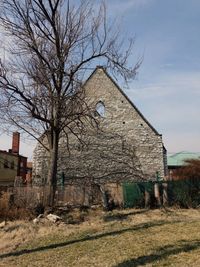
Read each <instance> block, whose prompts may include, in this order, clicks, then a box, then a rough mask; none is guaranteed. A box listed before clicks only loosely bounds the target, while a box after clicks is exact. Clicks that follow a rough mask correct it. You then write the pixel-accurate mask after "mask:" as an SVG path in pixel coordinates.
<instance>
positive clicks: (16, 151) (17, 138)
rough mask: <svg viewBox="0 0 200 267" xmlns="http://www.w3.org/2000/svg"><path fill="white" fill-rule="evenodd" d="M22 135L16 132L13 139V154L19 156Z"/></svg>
mask: <svg viewBox="0 0 200 267" xmlns="http://www.w3.org/2000/svg"><path fill="white" fill-rule="evenodd" d="M19 142H20V133H18V132H14V133H13V139H12V153H14V154H19Z"/></svg>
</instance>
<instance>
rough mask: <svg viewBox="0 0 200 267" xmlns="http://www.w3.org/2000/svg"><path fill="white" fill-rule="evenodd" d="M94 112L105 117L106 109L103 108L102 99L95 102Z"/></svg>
mask: <svg viewBox="0 0 200 267" xmlns="http://www.w3.org/2000/svg"><path fill="white" fill-rule="evenodd" d="M96 112H97V114H98V115H99V116H101V117H105V112H106V109H105V105H104V103H103V102H102V101H99V102H98V103H97V104H96Z"/></svg>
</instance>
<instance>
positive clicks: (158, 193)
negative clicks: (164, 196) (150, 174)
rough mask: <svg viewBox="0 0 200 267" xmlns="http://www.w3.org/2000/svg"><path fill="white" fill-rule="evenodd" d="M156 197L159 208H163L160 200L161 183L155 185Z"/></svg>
mask: <svg viewBox="0 0 200 267" xmlns="http://www.w3.org/2000/svg"><path fill="white" fill-rule="evenodd" d="M154 196H155V198H156V202H157V205H158V207H160V206H161V199H160V190H159V183H155V184H154Z"/></svg>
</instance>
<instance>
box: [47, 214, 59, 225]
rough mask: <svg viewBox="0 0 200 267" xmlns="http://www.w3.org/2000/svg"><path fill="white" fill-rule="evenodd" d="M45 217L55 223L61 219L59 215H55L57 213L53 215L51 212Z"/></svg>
mask: <svg viewBox="0 0 200 267" xmlns="http://www.w3.org/2000/svg"><path fill="white" fill-rule="evenodd" d="M47 219H48V220H49V221H51V222H53V223H55V222H57V221H59V220H62V218H61V217H59V216H57V215H55V214H51V213H50V214H48V215H47Z"/></svg>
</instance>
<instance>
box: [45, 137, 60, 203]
mask: <svg viewBox="0 0 200 267" xmlns="http://www.w3.org/2000/svg"><path fill="white" fill-rule="evenodd" d="M58 143H59V134H58V133H56V132H53V136H52V141H51V144H50V161H49V170H48V177H47V186H46V190H47V204H48V206H50V207H52V206H53V205H54V200H55V193H56V187H57V166H58Z"/></svg>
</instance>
